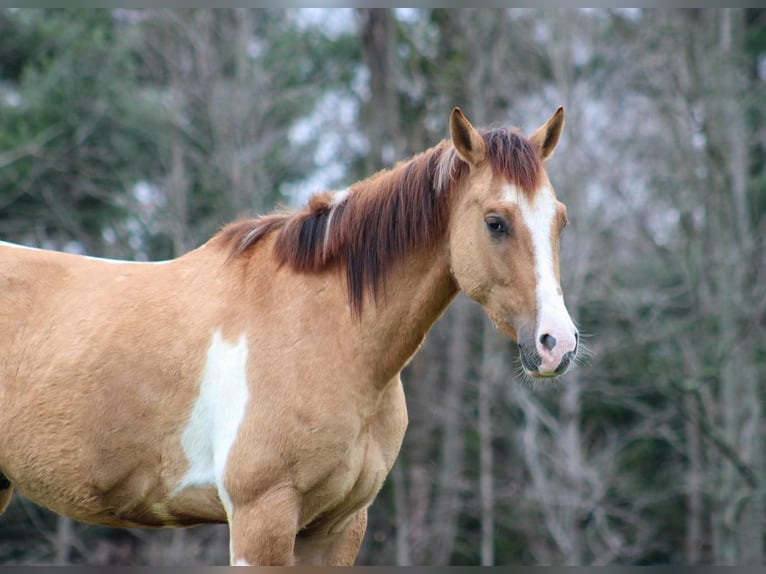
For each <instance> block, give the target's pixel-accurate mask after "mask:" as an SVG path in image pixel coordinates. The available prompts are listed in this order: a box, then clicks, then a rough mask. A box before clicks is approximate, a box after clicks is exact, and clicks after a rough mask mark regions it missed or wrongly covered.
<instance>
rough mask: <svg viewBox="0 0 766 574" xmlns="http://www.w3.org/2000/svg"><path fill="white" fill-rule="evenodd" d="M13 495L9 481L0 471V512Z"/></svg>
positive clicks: (3, 510)
mask: <svg viewBox="0 0 766 574" xmlns="http://www.w3.org/2000/svg"><path fill="white" fill-rule="evenodd" d="M12 495H13V486H12V485H11V483H10V481H9V480H8V479H7V478H5V477H4V476H3V475H2V474H1V473H0V514H2V513H3V512H5V509H6V507H7V506H8V503H9V502H10V501H11V496H12Z"/></svg>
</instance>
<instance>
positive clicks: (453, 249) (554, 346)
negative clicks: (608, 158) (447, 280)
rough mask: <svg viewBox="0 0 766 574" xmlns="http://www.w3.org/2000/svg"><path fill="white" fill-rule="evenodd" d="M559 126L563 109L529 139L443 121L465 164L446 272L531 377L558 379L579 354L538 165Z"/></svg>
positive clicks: (553, 216)
mask: <svg viewBox="0 0 766 574" xmlns="http://www.w3.org/2000/svg"><path fill="white" fill-rule="evenodd" d="M563 126H564V109H563V108H559V109H558V110H557V111H556V113H554V114H553V116H551V118H550V119H549V120H548V121H547V122H545V124H543V125H542V126H541V127H540V128H538V129H537V130H536V131H535V132H534V133H533V134H532V135H531V136H530V137H529V139H526V138H524V137H523V136H520V135H518V134H516V133H512V132H510V131H508V130H494V131H489V132H487V133H485V134H484V135H482V134H480V133H479V132H478V131H477V130H476V129H475V128H474V127H473V126H472V125H471V124H470V123H469V122H468V120H467V119H466V118H465V116H464V115H463V114H462V112H461V111H460V110H459V109H457V108H456V109H455V110H453V112H452V116H451V118H450V132H451V135H452V143H453V145H454V147H455V151H456V152H457V154H458V155H459V156H460V158H461V159H462V160H463V161H464V162H465V163H466V164H467V165H468V174H467V176H466V177H464V178H463V182H462V186H461V189H460V191H459V193H458V194H457V196H456V197H455V199H454V202H453V209H452V215H451V219H450V227H449V230H450V231H449V245H450V261H451V266H452V273H453V275H454V277H455V280H456V281H457V283H458V285H459V286H460V288H461V289H462V290H463V291H464V292H465V293H466V294H467V295H468V296H469V297H471V298H472V299H474V300H475V301H477V302H478V303H480V304H481V305H482V306H483V307H484V309H485V311H486V313H487V315H488V316H489V317H490V318H491V319H492V320H493V321H494V322H495V324H496V325H497V326H498V327H499V328H500V329H502V330H503V331H504V332H505V333H507V334H508V335H509V336H510V337H511V338H512V339H513V340H514V341H516V342H517V343H518V344H519V348H520V352H521V362H522V365H523V367H524V370H525V371H526V372H527V374H529V375H531V376H533V377H553V376H557V375H560V374H562V373H563V372H564V371H566V369H567V368H568V367H569V365H570V364H571V362H572V360H573V359H574V357H575V355H576V353H577V347H578V333H577V329H576V327H575V326H574V323H573V322H572V319H571V318H570V317H569V313H568V312H567V309H566V306H565V304H564V298H563V295H562V291H561V286H560V279H559V236H560V234H561V231H562V229H563V228H564V225H565V224H566V220H567V218H566V208H565V207H564V205H563V204H562V203H561V202H559V201H558V200H557V199H556V195H555V194H554V191H553V186H552V185H551V182H550V180H549V179H548V176H547V174H546V173H545V170H544V168H543V165H542V164H543V161H544V160H546V159H548V157H550V156H551V154H552V153H553V150H554V148H555V147H556V144H557V143H558V140H559V136H560V135H561V130H562V128H563Z"/></svg>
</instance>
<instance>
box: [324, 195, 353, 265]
mask: <svg viewBox="0 0 766 574" xmlns="http://www.w3.org/2000/svg"><path fill="white" fill-rule="evenodd" d="M349 193H351V190H350V189H349V188H346V189H344V190H343V191H338V192H337V193H336V194H335V195H333V196H332V199H330V204H329V205H330V213H329V215H328V216H327V224H326V225H325V227H324V241H323V243H322V258H323V259H327V243H328V241H329V240H330V226H331V225H332V218H333V216H334V215H335V209H336V208H337V207H338V206H339V205H341V204H342V203H343V202H345V201H346V199H348V195H349Z"/></svg>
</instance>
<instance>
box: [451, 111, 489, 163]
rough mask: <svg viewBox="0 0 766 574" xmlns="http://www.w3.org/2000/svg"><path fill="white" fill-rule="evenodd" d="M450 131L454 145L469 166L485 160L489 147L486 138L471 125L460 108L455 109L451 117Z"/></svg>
mask: <svg viewBox="0 0 766 574" xmlns="http://www.w3.org/2000/svg"><path fill="white" fill-rule="evenodd" d="M449 131H450V135H451V136H452V144H453V145H454V146H455V150H457V153H458V154H460V157H461V158H463V159H464V160H465V161H467V162H468V163H469V164H472V165H476V164H478V163H480V162H481V161H483V160H484V158H485V157H486V155H487V146H486V145H484V138H482V137H481V134H480V133H479V132H478V131H477V130H476V128H475V127H473V126H472V125H471V122H469V121H468V119H467V118H466V117H465V116H464V115H463V112H462V111H461V110H460V108H455V109H453V110H452V113H451V114H450V117H449Z"/></svg>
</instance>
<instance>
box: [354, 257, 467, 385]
mask: <svg viewBox="0 0 766 574" xmlns="http://www.w3.org/2000/svg"><path fill="white" fill-rule="evenodd" d="M457 292H458V287H457V284H456V283H455V280H454V278H453V277H452V274H451V273H450V269H449V261H448V256H447V253H446V249H428V250H423V252H422V253H419V254H416V255H414V256H412V257H408V259H407V261H406V262H403V263H402V264H400V265H397V266H396V268H395V269H394V270H393V272H392V274H391V276H390V277H389V278H388V281H387V282H386V288H385V293H384V294H382V295H381V297H380V299H379V301H378V302H377V304H376V303H375V302H374V301H367V302H366V304H365V310H364V312H363V316H362V320H361V323H360V326H359V327H360V329H361V334H362V337H363V340H364V341H365V350H366V351H367V352H369V353H370V355H369V360H370V362H371V364H373V365H374V368H375V370H376V371H377V372H379V373H381V374H384V375H385V376H389V375H390V376H392V377H393V376H394V375H396V373H398V372H399V371H400V370H401V369H402V368H403V367H404V366H405V365H406V363H407V362H408V361H409V360H410V359H411V358H412V356H413V355H414V354H415V352H416V351H417V350H418V348H419V347H420V345H421V343H422V342H423V339H424V338H425V336H426V334H427V333H428V331H429V329H430V328H431V327H432V326H433V324H434V323H435V322H436V320H437V319H438V318H439V317H440V316H441V315H442V314H443V313H444V311H445V309H446V308H447V306H448V305H449V304H450V302H451V301H452V299H453V298H454V297H455V295H456V294H457Z"/></svg>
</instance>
